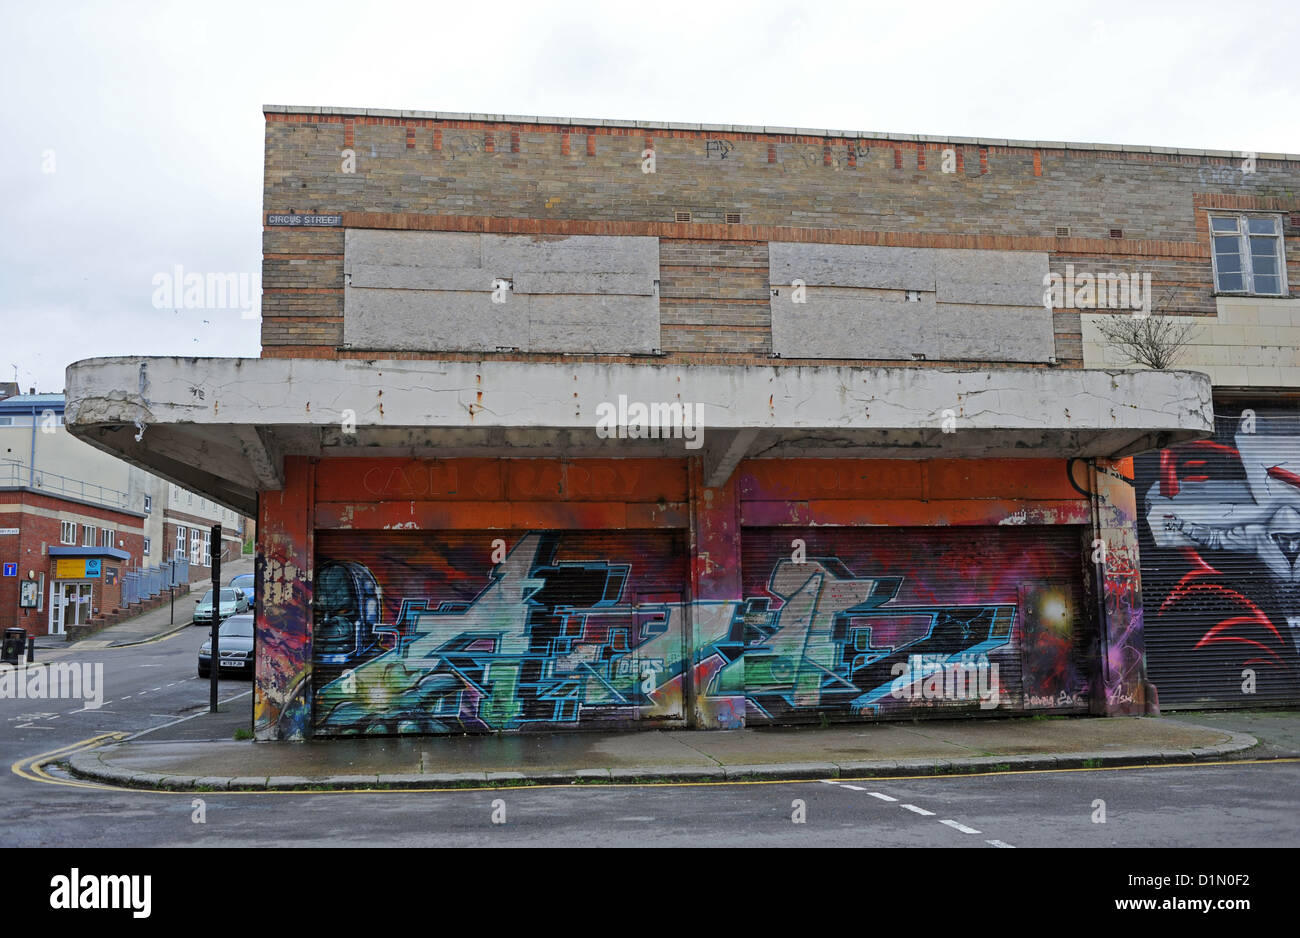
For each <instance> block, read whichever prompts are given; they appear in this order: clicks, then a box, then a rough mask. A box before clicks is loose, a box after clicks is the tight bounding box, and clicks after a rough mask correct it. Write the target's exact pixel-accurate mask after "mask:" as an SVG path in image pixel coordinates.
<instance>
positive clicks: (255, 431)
mask: <svg viewBox="0 0 1300 938" xmlns="http://www.w3.org/2000/svg"><path fill="white" fill-rule="evenodd" d="M232 432H233V434H234V437H235V439H236V440H238V441H239V448H240V452H242V453H243V455H244V458H245V459H246V460H247V461H248V465H249V468H251V469H252V471H253V474H254V475H255V476H256V477H257V483H258V488H260V489H271V490H275V491H279V490H280V489H283V488H284V454H283V452H282V451H281V449H280V446H279V444H278V443H277V442H276V440H275V437H274V434H272V433H271V432H270V431H268V430H266V429H265V428H263V427H257V426H237V427H234V428H232Z"/></svg>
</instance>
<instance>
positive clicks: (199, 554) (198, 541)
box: [190, 528, 203, 567]
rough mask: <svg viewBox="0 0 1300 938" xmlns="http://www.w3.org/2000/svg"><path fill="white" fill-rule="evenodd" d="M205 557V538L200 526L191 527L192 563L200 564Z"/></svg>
mask: <svg viewBox="0 0 1300 938" xmlns="http://www.w3.org/2000/svg"><path fill="white" fill-rule="evenodd" d="M202 559H203V538H202V537H201V536H200V532H199V529H198V528H191V529H190V563H192V564H194V566H196V567H197V566H199V565H200V562H201V561H202Z"/></svg>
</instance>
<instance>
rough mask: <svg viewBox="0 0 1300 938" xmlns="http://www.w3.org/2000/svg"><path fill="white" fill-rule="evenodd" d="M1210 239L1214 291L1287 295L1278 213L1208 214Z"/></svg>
mask: <svg viewBox="0 0 1300 938" xmlns="http://www.w3.org/2000/svg"><path fill="white" fill-rule="evenodd" d="M1210 241H1211V245H1212V247H1213V250H1212V251H1211V256H1212V257H1213V259H1214V291H1215V292H1216V293H1245V294H1247V295H1251V296H1285V295H1286V294H1287V282H1286V252H1285V250H1284V248H1283V244H1282V219H1281V217H1280V216H1278V215H1218V214H1214V215H1211V216H1210Z"/></svg>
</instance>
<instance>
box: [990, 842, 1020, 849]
mask: <svg viewBox="0 0 1300 938" xmlns="http://www.w3.org/2000/svg"><path fill="white" fill-rule="evenodd" d="M984 842H985V843H986V844H988V845H989V846H990V847H1005V848H1007V849H1008V850H1015V849H1016V848H1015V847H1013V846H1011V844H1004V843H1003V842H1002V841H1000V840H986V841H984Z"/></svg>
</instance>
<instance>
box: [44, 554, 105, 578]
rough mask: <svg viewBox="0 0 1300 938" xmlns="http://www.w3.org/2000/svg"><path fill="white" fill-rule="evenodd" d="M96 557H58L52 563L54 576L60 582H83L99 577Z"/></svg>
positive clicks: (99, 562)
mask: <svg viewBox="0 0 1300 938" xmlns="http://www.w3.org/2000/svg"><path fill="white" fill-rule="evenodd" d="M101 563H102V561H101V560H100V559H99V558H98V557H60V558H59V559H57V560H56V561H54V575H55V576H56V577H58V578H59V579H60V580H85V579H94V578H95V577H97V576H99V573H100V565H101Z"/></svg>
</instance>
